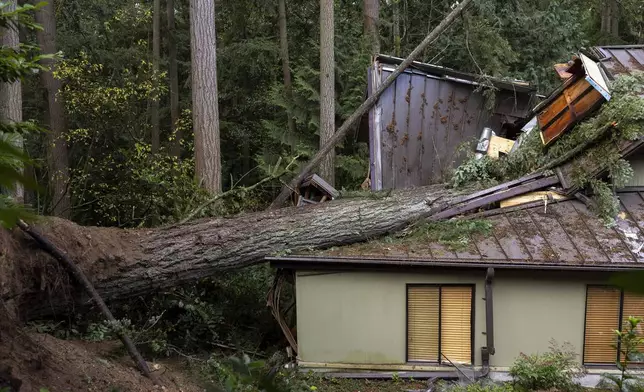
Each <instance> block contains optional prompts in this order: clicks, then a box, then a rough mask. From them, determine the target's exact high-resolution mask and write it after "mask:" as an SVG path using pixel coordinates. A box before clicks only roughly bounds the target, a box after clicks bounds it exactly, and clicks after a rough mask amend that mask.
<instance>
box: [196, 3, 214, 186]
mask: <svg viewBox="0 0 644 392" xmlns="http://www.w3.org/2000/svg"><path fill="white" fill-rule="evenodd" d="M190 50H191V59H192V122H193V127H194V132H195V160H196V173H197V179H198V180H199V182H200V184H201V186H203V187H204V188H205V189H207V190H208V191H210V192H212V193H220V192H221V153H220V146H219V140H220V137H219V108H218V96H217V42H216V34H215V0H190Z"/></svg>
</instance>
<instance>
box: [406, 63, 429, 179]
mask: <svg viewBox="0 0 644 392" xmlns="http://www.w3.org/2000/svg"><path fill="white" fill-rule="evenodd" d="M426 80H427V77H426V76H425V75H422V74H414V75H413V76H412V77H411V94H410V104H409V105H410V109H409V123H408V127H407V132H408V134H409V140H408V141H407V165H408V168H409V172H408V174H407V179H408V180H409V182H408V186H421V185H424V184H423V182H422V145H423V140H422V139H423V138H422V128H423V120H424V116H423V115H424V110H423V109H424V107H425V105H424V104H423V102H424V99H425V81H426Z"/></svg>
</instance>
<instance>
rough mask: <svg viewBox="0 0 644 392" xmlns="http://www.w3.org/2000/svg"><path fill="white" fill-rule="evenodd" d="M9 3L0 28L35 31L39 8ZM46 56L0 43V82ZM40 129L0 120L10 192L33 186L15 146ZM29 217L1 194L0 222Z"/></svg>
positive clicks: (1, 162) (0, 172)
mask: <svg viewBox="0 0 644 392" xmlns="http://www.w3.org/2000/svg"><path fill="white" fill-rule="evenodd" d="M8 5H9V3H5V2H0V27H2V28H11V29H19V28H25V29H27V30H37V29H40V26H39V25H37V24H36V23H34V22H33V12H34V11H36V10H38V9H39V8H40V7H42V4H41V3H39V4H37V5H35V6H34V5H32V4H24V5H22V6H17V7H16V8H15V10H13V11H8V10H7V7H8ZM45 57H51V56H42V55H39V51H38V49H37V48H35V47H33V46H27V45H21V46H20V47H18V48H11V47H7V46H4V45H3V46H0V83H5V82H8V83H11V82H15V81H19V80H21V79H23V78H24V77H25V76H27V75H29V74H33V73H34V72H37V71H39V70H41V69H42V66H41V65H40V64H39V63H38V62H39V61H40V60H42V59H43V58H45ZM38 131H39V128H38V127H37V126H35V124H33V123H31V122H20V123H4V122H3V123H0V188H3V189H4V190H6V191H9V192H12V191H13V190H14V189H15V188H16V186H17V184H22V185H23V186H26V187H29V188H32V189H34V188H36V186H35V184H34V182H33V181H32V180H30V179H29V178H27V177H25V176H24V175H23V173H22V167H23V166H24V165H25V164H28V163H31V160H30V159H29V157H28V155H27V154H25V153H24V152H23V151H22V150H21V149H19V148H17V147H16V146H17V145H19V144H20V143H19V141H20V140H21V139H22V137H23V136H24V135H27V134H29V133H36V132H38ZM28 217H31V215H29V214H28V213H27V212H26V211H25V210H24V209H23V208H22V207H21V206H20V205H17V204H16V203H15V202H14V201H13V199H12V198H11V197H9V196H8V195H6V194H0V225H2V226H4V227H11V226H13V225H15V223H16V222H17V221H18V219H26V218H28Z"/></svg>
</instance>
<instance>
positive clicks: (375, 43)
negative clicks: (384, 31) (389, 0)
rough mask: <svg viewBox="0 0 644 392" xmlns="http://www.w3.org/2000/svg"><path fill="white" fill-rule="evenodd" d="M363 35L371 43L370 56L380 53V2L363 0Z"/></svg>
mask: <svg viewBox="0 0 644 392" xmlns="http://www.w3.org/2000/svg"><path fill="white" fill-rule="evenodd" d="M363 5H364V34H365V36H366V37H368V38H369V41H370V42H371V54H374V55H375V54H378V53H380V33H379V32H378V23H379V20H380V1H379V0H364V4H363Z"/></svg>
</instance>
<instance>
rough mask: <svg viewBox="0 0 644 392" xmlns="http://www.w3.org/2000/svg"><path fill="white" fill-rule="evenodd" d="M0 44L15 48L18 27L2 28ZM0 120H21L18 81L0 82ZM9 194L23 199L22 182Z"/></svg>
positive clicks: (11, 6) (12, 2)
mask: <svg viewBox="0 0 644 392" xmlns="http://www.w3.org/2000/svg"><path fill="white" fill-rule="evenodd" d="M5 3H7V6H6V7H5V8H4V10H5V11H7V12H10V11H14V10H15V9H16V6H17V0H9V1H7V2H5ZM0 44H1V45H3V46H7V47H11V48H17V47H18V45H20V35H19V33H18V29H17V28H16V27H15V26H13V27H11V28H7V29H2V31H0ZM0 121H4V122H7V123H14V122H21V121H22V85H21V83H20V81H15V82H13V83H0ZM22 144H23V141H22V137H18V138H16V140H15V145H16V147H18V148H21V149H22ZM11 196H12V197H13V199H14V200H15V201H16V202H18V203H22V202H23V201H24V197H25V189H24V187H23V186H22V184H16V187H15V189H14V190H13V193H12V195H11Z"/></svg>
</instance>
